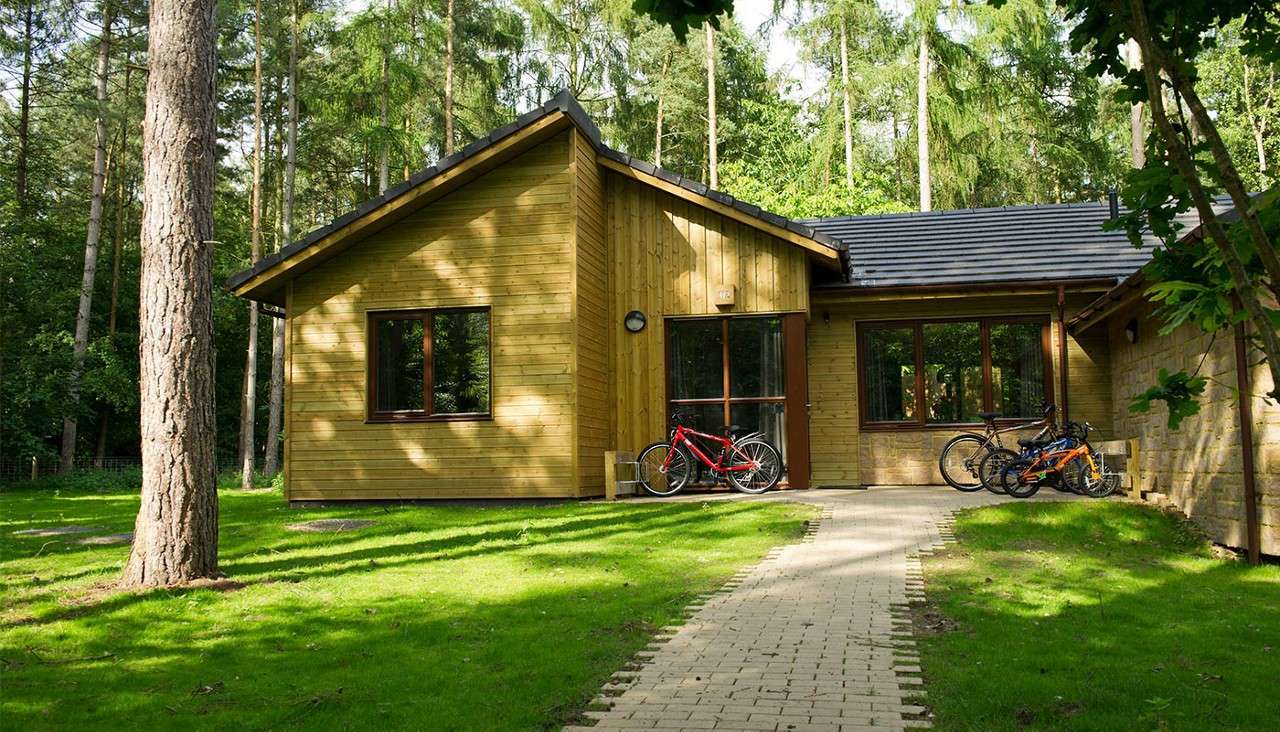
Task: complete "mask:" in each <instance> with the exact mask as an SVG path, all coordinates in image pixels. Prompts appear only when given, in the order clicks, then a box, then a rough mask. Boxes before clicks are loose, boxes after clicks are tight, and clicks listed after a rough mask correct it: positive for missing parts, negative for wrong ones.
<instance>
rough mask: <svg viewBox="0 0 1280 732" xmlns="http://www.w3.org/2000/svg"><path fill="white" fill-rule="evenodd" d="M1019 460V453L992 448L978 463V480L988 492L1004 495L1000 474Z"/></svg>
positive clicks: (1001, 448)
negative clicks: (1007, 466) (1006, 466)
mask: <svg viewBox="0 0 1280 732" xmlns="http://www.w3.org/2000/svg"><path fill="white" fill-rule="evenodd" d="M1017 459H1018V453H1016V452H1014V451H1013V450H1009V449H1006V448H1003V447H996V448H992V449H990V450H988V451H987V454H986V455H983V456H982V462H980V463H978V480H980V481H982V485H983V487H984V488H986V489H987V490H989V491H991V492H992V493H995V494H997V495H1003V494H1004V486H1003V485H1002V484H1001V481H1000V472H1001V471H1002V470H1003V469H1004V466H1005V465H1008V464H1009V463H1011V462H1013V461H1014V460H1017Z"/></svg>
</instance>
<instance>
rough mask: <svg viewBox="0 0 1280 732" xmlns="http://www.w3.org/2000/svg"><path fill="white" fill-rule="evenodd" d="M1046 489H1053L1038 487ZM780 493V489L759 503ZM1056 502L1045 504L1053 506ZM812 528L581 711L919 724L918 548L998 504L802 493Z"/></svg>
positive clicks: (783, 723)
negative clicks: (817, 514) (972, 510)
mask: <svg viewBox="0 0 1280 732" xmlns="http://www.w3.org/2000/svg"><path fill="white" fill-rule="evenodd" d="M1049 493H1050V494H1055V493H1056V492H1054V491H1049ZM772 495H774V496H779V495H780V494H772ZM1060 495H1061V494H1056V495H1050V496H1045V498H1048V499H1053V498H1057V497H1059V496H1060ZM785 499H789V500H797V501H803V502H806V503H816V504H820V505H821V506H822V507H823V513H824V516H823V519H822V520H821V523H820V525H819V527H818V530H817V531H816V532H814V533H813V534H812V535H811V536H810V537H807V538H806V540H805V542H804V543H801V544H795V545H791V546H788V547H784V548H782V549H779V550H775V551H774V552H772V553H771V554H770V555H769V556H768V557H766V559H765V560H764V561H762V562H760V563H759V564H757V565H756V566H754V567H752V568H750V569H749V570H746V571H744V572H743V573H741V574H740V575H739V576H738V577H735V578H734V579H733V580H731V581H730V582H729V584H728V585H726V587H725V589H724V590H723V591H721V592H719V593H716V594H714V595H712V596H711V597H710V598H708V599H707V600H706V601H705V603H704V604H702V605H701V607H700V608H697V609H696V611H695V612H694V614H693V615H692V617H691V618H690V619H689V621H688V622H687V623H686V624H685V625H682V626H679V627H678V628H673V629H671V630H670V631H669V632H668V633H667V634H666V635H664V636H660V637H659V638H658V642H657V643H656V644H655V645H654V646H652V650H650V651H645V652H642V653H641V654H640V655H641V657H642V658H641V661H642V663H643V665H642V666H640V667H639V668H638V670H634V671H622V672H619V673H618V674H617V675H615V678H614V681H613V682H611V683H610V684H608V685H606V686H605V688H604V691H603V695H602V696H601V698H600V700H599V701H601V702H603V703H607V704H609V705H610V707H611V708H610V709H609V710H608V711H601V712H587V716H588V717H591V718H594V719H595V720H597V721H596V725H595V726H594V727H570V728H566V729H569V730H586V729H595V730H605V729H734V730H795V731H796V732H799V731H800V730H816V729H821V730H845V731H847V730H859V731H862V730H876V731H878V732H881V731H883V730H894V729H897V730H900V729H904V728H908V727H927V726H929V725H928V722H927V721H924V720H923V719H921V718H920V717H921V716H922V713H923V711H924V709H923V708H922V707H920V706H917V705H915V704H913V702H914V701H917V700H919V699H922V698H923V694H924V691H923V688H922V686H921V682H920V679H919V676H918V673H919V671H920V669H919V667H918V666H917V663H918V658H917V656H916V655H915V649H914V646H915V643H914V641H913V640H911V637H910V636H911V632H910V623H909V621H908V619H907V616H906V613H905V609H906V608H905V605H906V603H908V602H909V601H910V600H911V599H913V598H915V597H919V596H921V593H922V591H923V587H922V584H921V579H920V574H919V572H920V565H919V561H918V559H917V558H916V555H917V553H920V552H928V551H929V550H930V549H931V548H933V547H936V546H939V545H940V544H941V543H942V542H943V540H944V539H945V538H946V536H945V532H946V529H940V528H939V524H940V523H945V522H947V521H948V520H949V518H950V516H951V514H952V513H953V512H955V511H956V510H958V509H960V508H963V507H965V506H979V505H988V504H991V503H995V502H997V501H999V500H1001V499H1000V498H999V497H997V496H994V495H992V494H990V493H988V492H986V491H983V492H980V493H976V494H965V493H960V492H959V491H954V490H949V489H945V488H939V487H909V488H874V489H871V490H868V491H845V490H841V491H830V490H820V491H806V492H797V493H792V494H787V495H786V496H785Z"/></svg>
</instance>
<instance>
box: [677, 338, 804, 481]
mask: <svg viewBox="0 0 1280 732" xmlns="http://www.w3.org/2000/svg"><path fill="white" fill-rule="evenodd" d="M806 317H807V316H806V315H805V314H804V313H798V312H792V313H732V314H723V315H710V314H709V315H675V316H667V317H666V318H664V319H663V324H662V327H663V354H662V360H663V363H662V379H663V402H662V406H663V410H664V413H665V412H666V410H669V409H670V408H671V403H672V401H678V402H685V403H689V404H696V403H706V404H711V403H720V402H723V403H724V404H725V412H726V413H725V424H730V420H729V416H730V415H729V413H728V412H729V409H730V407H731V405H732V403H739V404H749V403H753V402H760V403H768V402H773V403H777V402H781V403H782V404H783V419H784V422H783V430H784V432H785V434H786V439H787V456H786V468H787V472H786V475H785V477H784V480H783V482H784V483H786V484H787V485H789V486H790V487H792V488H808V487H809V376H808V365H809V364H808V347H807V334H806ZM731 318H778V320H779V321H780V322H781V324H782V378H783V385H782V397H781V398H778V397H762V398H742V399H736V400H733V401H732V402H731V400H730V397H729V396H728V395H729V393H730V384H729V370H730V369H729V357H728V350H729V339H728V327H729V326H728V323H729V320H730V319H731ZM683 320H718V321H720V322H721V323H722V325H723V328H724V330H723V331H722V334H723V335H722V336H721V340H722V345H721V347H722V348H723V349H724V354H723V355H722V357H721V368H722V369H723V371H724V377H723V378H724V386H723V390H724V396H723V397H721V398H719V399H677V400H673V399H672V398H671V324H672V323H673V322H678V321H683Z"/></svg>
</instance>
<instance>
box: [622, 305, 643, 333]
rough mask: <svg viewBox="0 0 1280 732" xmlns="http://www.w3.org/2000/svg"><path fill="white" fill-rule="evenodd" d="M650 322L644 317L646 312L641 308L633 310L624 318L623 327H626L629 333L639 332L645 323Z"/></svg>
mask: <svg viewBox="0 0 1280 732" xmlns="http://www.w3.org/2000/svg"><path fill="white" fill-rule="evenodd" d="M648 322H649V321H648V320H647V319H646V318H645V317H644V313H642V312H640V311H639V310H632V311H631V312H629V313H627V315H626V317H624V318H623V319H622V327H624V328H626V329H627V332H628V333H639V332H640V331H642V330H644V326H645V323H648Z"/></svg>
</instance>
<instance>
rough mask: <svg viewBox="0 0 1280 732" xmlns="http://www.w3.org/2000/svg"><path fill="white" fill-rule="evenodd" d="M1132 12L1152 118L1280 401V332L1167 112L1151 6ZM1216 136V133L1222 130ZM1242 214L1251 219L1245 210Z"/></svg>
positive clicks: (1133, 2)
mask: <svg viewBox="0 0 1280 732" xmlns="http://www.w3.org/2000/svg"><path fill="white" fill-rule="evenodd" d="M1129 8H1130V18H1131V22H1132V24H1133V29H1132V30H1133V36H1134V38H1135V39H1137V41H1138V44H1139V46H1140V47H1141V48H1142V60H1143V64H1142V71H1143V75H1144V77H1145V78H1146V83H1147V90H1148V94H1147V97H1148V99H1149V100H1150V103H1151V119H1152V121H1153V122H1154V123H1155V125H1156V127H1157V129H1159V131H1160V135H1161V137H1163V138H1164V141H1165V145H1166V147H1167V150H1168V154H1169V157H1170V158H1171V159H1172V160H1173V163H1174V165H1175V166H1176V167H1177V169H1178V173H1179V175H1181V176H1182V179H1183V181H1184V182H1185V183H1186V184H1187V190H1188V192H1189V193H1190V194H1191V198H1192V200H1193V201H1194V202H1195V205H1196V210H1197V211H1198V212H1199V214H1200V222H1201V225H1202V226H1203V227H1204V229H1205V231H1206V232H1207V234H1208V239H1209V240H1210V241H1211V242H1213V244H1214V245H1215V246H1216V247H1217V249H1218V251H1219V252H1220V253H1221V254H1222V259H1223V261H1224V263H1225V264H1226V267H1227V271H1228V272H1230V274H1231V281H1232V284H1233V285H1234V287H1235V290H1236V295H1237V296H1238V297H1239V299H1240V305H1241V307H1243V308H1244V310H1245V312H1246V313H1247V314H1248V316H1249V318H1250V319H1251V320H1252V321H1253V323H1254V327H1255V328H1256V329H1257V330H1258V340H1259V342H1260V345H1261V346H1262V352H1263V354H1264V355H1265V356H1266V358H1267V366H1268V367H1269V368H1270V370H1271V379H1272V384H1273V385H1274V386H1273V389H1272V392H1271V396H1272V398H1275V399H1280V334H1277V332H1276V329H1275V327H1274V326H1273V325H1272V324H1271V320H1270V318H1269V317H1268V316H1267V314H1266V312H1265V311H1264V310H1263V308H1262V304H1261V300H1260V298H1259V296H1258V294H1259V293H1258V291H1257V288H1256V287H1254V283H1253V280H1252V279H1250V277H1249V273H1248V271H1247V270H1246V269H1245V263H1244V258H1243V257H1241V255H1240V252H1238V251H1237V250H1236V248H1235V245H1233V244H1232V243H1231V240H1230V239H1228V238H1227V232H1226V230H1225V229H1224V228H1223V226H1222V222H1221V221H1219V220H1218V217H1217V214H1216V213H1215V212H1214V210H1213V203H1212V201H1211V200H1210V198H1209V194H1208V193H1207V192H1206V191H1205V189H1204V186H1203V185H1201V183H1200V177H1199V173H1198V172H1197V170H1196V164H1195V161H1194V159H1193V158H1192V155H1191V152H1190V150H1189V149H1188V148H1187V146H1186V145H1185V144H1184V143H1183V141H1182V138H1181V137H1180V136H1179V135H1178V131H1177V130H1176V129H1175V128H1174V126H1173V124H1172V123H1171V122H1170V121H1169V118H1168V115H1167V114H1166V113H1165V108H1164V97H1163V95H1162V94H1161V93H1160V89H1161V82H1160V74H1159V70H1160V69H1161V68H1162V67H1164V63H1163V59H1162V57H1161V50H1160V49H1158V48H1157V47H1156V43H1155V39H1154V37H1153V36H1152V33H1151V28H1150V25H1149V22H1148V20H1147V16H1146V8H1145V7H1144V5H1143V2H1142V0H1130V3H1129ZM1165 71H1166V72H1168V71H1169V69H1168V68H1165ZM1174 83H1177V82H1176V81H1175V82H1174ZM1214 132H1215V133H1216V129H1215V130H1214ZM1241 214H1242V215H1246V214H1245V212H1243V211H1242V212H1241Z"/></svg>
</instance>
